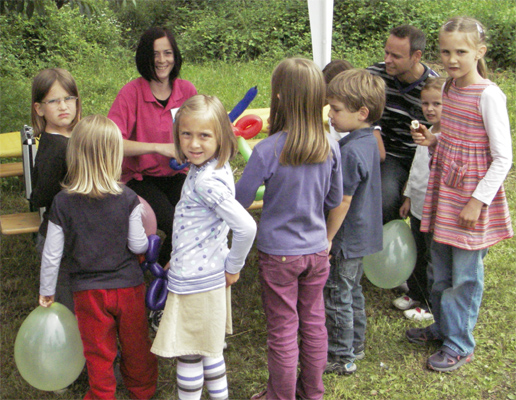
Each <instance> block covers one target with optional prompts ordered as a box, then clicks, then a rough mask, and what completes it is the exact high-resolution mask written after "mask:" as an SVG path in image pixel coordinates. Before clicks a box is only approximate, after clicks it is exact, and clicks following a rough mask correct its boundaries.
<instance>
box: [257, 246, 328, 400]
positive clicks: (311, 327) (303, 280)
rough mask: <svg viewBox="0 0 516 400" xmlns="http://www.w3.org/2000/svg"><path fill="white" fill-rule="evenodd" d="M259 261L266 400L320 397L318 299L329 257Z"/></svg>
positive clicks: (323, 338)
mask: <svg viewBox="0 0 516 400" xmlns="http://www.w3.org/2000/svg"><path fill="white" fill-rule="evenodd" d="M259 257H260V266H259V268H260V282H261V285H262V302H263V307H264V310H265V315H266V317H267V345H268V367H269V382H268V385H267V399H268V400H294V399H295V397H296V393H297V395H298V396H299V397H301V398H302V399H310V400H319V399H322V398H323V394H324V385H323V380H322V375H323V372H324V369H325V367H326V360H327V353H328V334H327V332H326V327H325V312H324V299H323V288H324V285H325V283H326V279H327V278H328V273H329V266H330V264H329V261H328V254H327V252H326V251H322V252H320V253H316V254H308V255H301V256H277V255H270V254H265V253H262V252H260V253H259ZM298 332H299V336H300V342H299V345H298ZM298 361H299V362H300V364H301V371H300V373H299V378H297V377H296V375H297V364H298Z"/></svg>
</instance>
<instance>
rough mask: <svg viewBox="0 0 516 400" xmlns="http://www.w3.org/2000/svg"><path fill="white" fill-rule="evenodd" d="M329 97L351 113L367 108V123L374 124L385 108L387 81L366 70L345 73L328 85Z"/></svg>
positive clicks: (353, 70)
mask: <svg viewBox="0 0 516 400" xmlns="http://www.w3.org/2000/svg"><path fill="white" fill-rule="evenodd" d="M327 97H328V98H329V99H336V100H338V101H340V102H341V103H342V104H344V106H345V107H346V109H348V110H349V111H351V112H357V111H358V110H360V109H361V108H362V107H365V108H367V109H368V110H369V115H368V116H367V119H366V120H365V122H367V123H370V124H372V123H373V122H375V121H378V120H379V119H380V117H381V116H382V113H383V109H384V107H385V81H384V80H383V79H382V78H380V77H379V76H376V75H372V74H370V73H369V72H368V71H366V70H365V69H352V70H349V71H344V72H341V73H340V74H338V75H337V76H336V77H335V78H333V80H332V81H331V82H330V84H329V85H328V90H327Z"/></svg>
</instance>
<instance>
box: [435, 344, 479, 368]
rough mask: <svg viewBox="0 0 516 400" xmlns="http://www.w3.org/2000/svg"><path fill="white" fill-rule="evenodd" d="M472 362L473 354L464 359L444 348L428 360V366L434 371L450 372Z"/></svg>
mask: <svg viewBox="0 0 516 400" xmlns="http://www.w3.org/2000/svg"><path fill="white" fill-rule="evenodd" d="M471 361H473V353H471V354H468V355H467V356H464V357H463V356H461V355H460V354H459V353H457V352H456V351H453V350H452V349H450V348H449V347H446V346H442V347H441V348H440V349H439V351H438V352H437V353H435V354H432V355H431V356H430V357H429V358H428V362H427V366H428V368H429V369H432V370H434V371H439V372H449V371H454V370H456V369H458V368H460V367H462V366H463V365H464V364H467V363H469V362H471Z"/></svg>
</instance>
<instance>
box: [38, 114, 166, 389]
mask: <svg viewBox="0 0 516 400" xmlns="http://www.w3.org/2000/svg"><path fill="white" fill-rule="evenodd" d="M122 157H123V146H122V135H121V133H120V130H119V129H118V127H117V126H116V124H115V123H114V122H112V121H111V120H109V119H108V118H106V117H104V116H101V115H92V116H89V117H86V118H84V119H83V120H82V121H81V122H79V123H78V124H77V126H76V127H75V128H74V130H73V132H72V135H71V138H70V144H69V146H68V150H67V152H66V161H67V163H68V174H67V176H66V184H65V185H63V187H64V190H63V191H61V192H60V193H59V194H57V195H56V196H55V198H54V202H53V203H52V209H51V212H50V216H49V223H48V232H47V239H46V241H45V247H44V250H43V257H42V261H41V285H40V296H39V303H40V304H41V305H42V306H43V307H49V306H50V305H51V304H52V303H53V302H54V293H55V288H56V279H57V274H58V269H59V263H60V261H61V259H62V258H63V257H64V258H65V259H67V265H69V267H70V277H71V285H72V290H73V297H74V302H75V314H76V316H77V320H78V322H79V331H80V332H81V339H82V343H83V346H84V356H85V357H86V365H87V368H88V377H89V383H90V390H89V392H88V393H87V394H86V396H85V398H86V399H92V398H95V399H114V398H115V390H116V380H115V376H114V373H113V362H114V360H115V357H116V355H117V333H118V339H119V341H120V344H121V349H122V350H121V351H122V357H121V361H120V362H121V368H120V370H121V372H122V376H123V378H124V382H125V386H126V388H127V389H128V390H129V392H130V393H131V394H132V396H133V397H134V398H136V399H149V398H150V397H152V395H153V394H154V392H155V391H156V381H157V374H158V369H157V361H156V358H155V357H154V356H153V355H152V354H151V353H150V351H149V350H150V340H149V337H148V325H147V318H146V313H145V285H144V280H143V273H142V270H141V268H140V267H139V264H138V260H137V257H136V255H135V254H141V253H144V252H145V251H146V250H147V245H148V243H147V237H146V235H145V231H144V229H143V224H142V220H141V207H142V206H141V205H140V202H139V200H138V197H137V196H136V194H135V193H134V192H133V191H132V190H131V189H129V188H127V187H123V186H120V185H119V184H118V180H119V179H120V175H121V171H122V169H121V168H122Z"/></svg>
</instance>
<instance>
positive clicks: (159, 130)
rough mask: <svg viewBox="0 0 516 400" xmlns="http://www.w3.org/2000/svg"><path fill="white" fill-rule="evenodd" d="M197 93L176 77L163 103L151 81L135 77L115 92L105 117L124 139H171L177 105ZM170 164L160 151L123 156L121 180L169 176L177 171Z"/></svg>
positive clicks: (149, 140)
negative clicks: (155, 93) (120, 132)
mask: <svg viewBox="0 0 516 400" xmlns="http://www.w3.org/2000/svg"><path fill="white" fill-rule="evenodd" d="M195 94H197V90H196V89H195V87H194V85H193V84H192V83H191V82H189V81H185V80H183V79H176V80H175V82H174V88H173V90H172V94H171V95H170V98H169V100H168V104H167V106H166V107H163V106H162V105H161V104H160V103H159V102H158V101H157V100H156V98H155V97H154V95H153V94H152V91H151V88H150V84H149V82H148V81H146V80H145V79H144V78H141V77H140V78H137V79H135V80H133V81H131V82H129V83H128V84H127V85H125V86H124V87H123V88H122V89H121V90H120V92H119V93H118V95H117V96H116V99H115V101H114V102H113V105H112V106H111V109H110V110H109V113H108V117H109V118H110V119H111V120H112V121H114V122H115V123H116V124H117V125H118V127H119V128H120V130H121V131H122V136H123V137H124V139H127V140H133V141H136V142H144V143H173V142H174V137H173V135H172V121H173V118H174V115H175V113H176V111H177V109H178V108H179V107H181V105H182V104H183V103H184V102H185V100H187V99H188V98H190V97H192V96H194V95H195ZM177 173H178V172H177V171H174V170H173V169H171V168H170V167H169V158H168V157H164V156H162V155H160V154H144V155H141V156H133V157H124V162H123V164H122V182H128V181H130V180H131V179H136V180H142V176H143V175H148V176H172V175H175V174H177Z"/></svg>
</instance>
